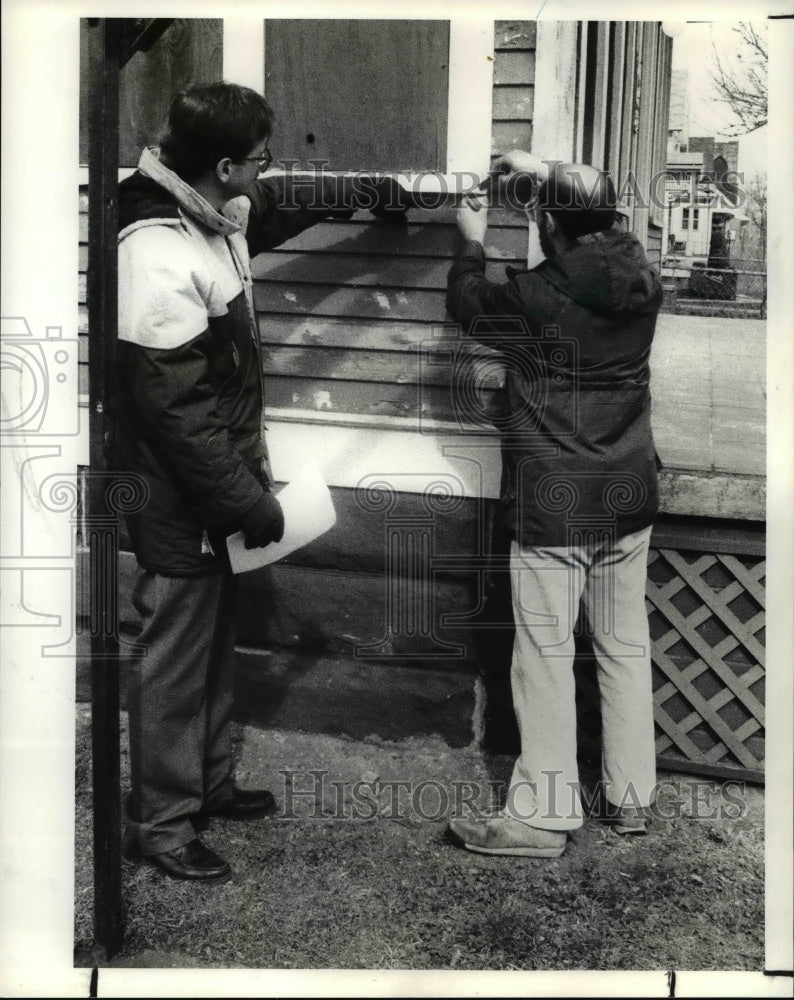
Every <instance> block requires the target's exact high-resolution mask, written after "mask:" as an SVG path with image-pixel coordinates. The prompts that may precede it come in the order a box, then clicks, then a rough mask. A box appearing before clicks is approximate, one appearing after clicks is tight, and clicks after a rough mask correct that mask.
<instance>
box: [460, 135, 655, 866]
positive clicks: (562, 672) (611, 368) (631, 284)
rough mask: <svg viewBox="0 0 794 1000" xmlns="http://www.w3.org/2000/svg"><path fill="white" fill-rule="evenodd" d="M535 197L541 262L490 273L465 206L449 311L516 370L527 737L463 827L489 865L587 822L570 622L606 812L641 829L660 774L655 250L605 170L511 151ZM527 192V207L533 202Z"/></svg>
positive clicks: (511, 513)
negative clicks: (583, 644)
mask: <svg viewBox="0 0 794 1000" xmlns="http://www.w3.org/2000/svg"><path fill="white" fill-rule="evenodd" d="M496 168H497V171H501V172H502V173H503V174H504V175H505V177H506V180H507V184H506V190H507V194H508V196H509V197H512V199H513V200H515V199H516V197H519V198H521V199H522V200H524V201H527V202H529V193H530V192H531V194H532V196H533V197H532V200H531V202H530V203H529V204H528V205H527V212H528V213H529V214H530V218H531V220H532V222H533V223H534V224H535V225H536V226H537V229H538V237H539V241H540V247H541V249H542V251H543V253H544V254H545V260H543V261H542V262H541V263H540V264H539V265H538V266H537V267H534V268H532V269H529V270H520V271H518V270H514V269H508V280H507V281H506V282H504V283H501V284H497V283H494V282H491V281H488V280H487V279H486V278H485V253H484V250H483V244H484V240H485V232H486V228H487V206H486V204H485V202H484V201H483V203H482V205H481V206H480V207H479V210H478V209H477V206H476V205H473V204H472V202H471V201H469V202H468V203H466V204H464V205H462V206H461V208H460V210H459V215H458V226H459V229H460V232H461V235H462V237H463V240H464V242H463V245H462V248H461V250H460V252H459V254H458V256H457V259H456V261H455V263H454V265H453V267H452V269H451V271H450V273H449V278H448V296H447V307H448V310H449V312H450V314H451V315H452V316H453V318H454V319H455V320H456V321H458V322H459V323H460V324H461V327H462V329H463V333H464V334H467V335H469V336H471V337H474V338H476V339H477V340H479V341H480V342H482V343H484V344H487V345H488V346H490V347H493V348H496V349H498V350H499V351H500V352H501V353H502V356H503V357H504V360H505V366H506V373H507V375H506V385H505V395H506V398H507V411H508V412H507V415H506V417H505V418H504V420H503V421H502V423H501V424H500V431H501V435H502V455H503V477H502V483H503V486H502V496H501V498H500V503H499V516H500V518H501V522H502V525H503V527H504V529H505V530H506V533H507V535H508V536H509V538H510V544H511V548H510V578H511V589H512V601H513V613H514V618H515V625H516V635H515V642H514V649H513V660H512V667H511V682H512V688H513V702H514V708H515V713H516V717H517V720H518V727H519V733H520V738H521V753H520V756H519V758H518V760H517V761H516V763H515V767H514V769H513V774H512V778H511V782H510V787H509V791H508V795H507V800H506V802H505V804H504V806H503V808H502V809H501V810H500V811H499V812H498V813H496V814H495V815H492V816H488V817H483V816H472V817H471V818H455V819H453V820H452V821H451V824H450V831H451V833H452V835H453V837H454V838H455V839H456V840H457V841H459V842H460V843H461V844H462V845H463V846H465V847H466V848H467V849H468V850H472V851H477V852H480V853H486V854H504V855H518V856H528V857H557V856H559V855H560V854H562V853H563V851H564V850H565V847H566V843H567V837H568V834H569V833H570V832H571V831H573V830H575V829H577V828H578V827H580V826H581V825H582V823H583V807H582V797H581V794H580V789H579V776H578V770H577V760H576V709H575V697H574V696H575V685H574V675H573V661H574V653H575V649H574V627H575V625H576V622H577V619H578V618H579V617H580V614H581V621H582V623H583V625H584V627H585V630H586V632H587V634H588V636H589V637H590V639H591V641H592V645H593V650H594V652H595V658H596V665H597V674H598V682H599V688H600V696H601V713H602V720H603V750H602V766H603V775H602V777H603V782H602V786H601V790H602V794H603V799H604V801H605V807H606V817H607V818H608V819H609V821H610V822H611V823H612V824H613V826H614V829H615V831H616V832H617V833H643V832H645V827H646V821H647V807H648V806H650V805H651V804H652V800H653V794H654V786H655V782H656V776H655V753H654V728H653V701H652V688H651V664H650V638H649V630H648V620H647V615H646V610H645V580H646V573H647V555H648V544H649V541H650V534H651V525H652V522H653V519H654V517H655V515H656V513H657V510H658V488H657V471H656V453H655V448H654V444H653V437H652V434H651V423H650V412H651V398H650V391H649V381H650V372H649V367H648V360H649V356H650V351H651V343H652V340H653V334H654V328H655V326H656V317H657V314H658V311H659V306H660V303H661V298H662V293H661V287H660V283H659V279H658V276H657V274H656V273H655V271H654V270H653V269H652V268H651V266H650V264H649V263H648V260H647V259H646V256H645V253H644V251H643V248H642V246H641V245H640V243H639V242H638V241H637V239H636V238H635V237H634V236H633V235H631V234H630V233H625V232H621V231H620V229H619V228H618V227H617V217H616V211H615V208H616V199H615V191H614V187H613V184H612V181H611V180H610V179H609V177H608V175H607V174H606V173H603V172H601V171H598V170H596V169H594V168H593V167H590V166H585V165H583V164H559V163H557V164H553V165H547V164H546V163H544V162H543V161H541V160H539V159H538V158H537V157H535V156H532V155H531V154H528V153H523V152H520V151H515V152H513V153H511V154H509V155H508V156H506V157H504V158H503V159H502V160H500V161H498V163H497V164H496ZM522 188H523V190H524V194H523V195H522V194H521V192H522Z"/></svg>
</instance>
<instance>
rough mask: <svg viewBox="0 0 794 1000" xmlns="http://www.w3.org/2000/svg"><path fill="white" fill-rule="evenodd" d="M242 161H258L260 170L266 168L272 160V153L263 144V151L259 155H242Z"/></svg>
mask: <svg viewBox="0 0 794 1000" xmlns="http://www.w3.org/2000/svg"><path fill="white" fill-rule="evenodd" d="M242 162H244V163H258V164H259V169H260V170H267V168H268V167H269V166H270V164H271V163H272V162H273V154H272V153H271V152H270V150H269V149H268V148H267V146H265V149H264V152H263V153H260V155H259V156H244V157H243V158H242Z"/></svg>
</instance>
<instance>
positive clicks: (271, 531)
mask: <svg viewBox="0 0 794 1000" xmlns="http://www.w3.org/2000/svg"><path fill="white" fill-rule="evenodd" d="M243 532H244V534H245V547H246V548H247V549H261V548H264V547H265V546H266V545H270V543H271V542H280V541H281V539H282V538H283V537H284V511H283V510H282V509H281V504H280V503H279V502H278V500H277V499H276V497H274V496H273V494H272V493H263V494H262V497H261V499H260V500H257V502H256V503H255V504H254V506H253V507H252V508H251V510H249V511H247V512H246V515H245V517H244V518H243Z"/></svg>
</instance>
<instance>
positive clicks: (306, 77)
mask: <svg viewBox="0 0 794 1000" xmlns="http://www.w3.org/2000/svg"><path fill="white" fill-rule="evenodd" d="M448 59H449V22H447V21H369V20H356V21H352V20H350V21H334V20H328V21H313V20H300V21H293V20H277V21H266V22H265V95H266V97H267V99H268V101H269V102H270V103H271V104H272V105H273V108H274V110H275V112H276V126H275V131H274V139H273V145H272V148H273V151H274V153H275V155H276V157H277V159H281V160H283V159H291V160H297V161H298V166H300V167H303V168H306V167H309V166H310V165H311V162H312V161H314V162H317V161H321V162H323V163H325V164H327V165H328V167H329V168H330V169H331V170H442V171H443V170H445V169H446V158H447V92H448Z"/></svg>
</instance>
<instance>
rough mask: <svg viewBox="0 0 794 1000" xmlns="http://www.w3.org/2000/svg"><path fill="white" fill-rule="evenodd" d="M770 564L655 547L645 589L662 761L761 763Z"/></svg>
mask: <svg viewBox="0 0 794 1000" xmlns="http://www.w3.org/2000/svg"><path fill="white" fill-rule="evenodd" d="M764 574H765V564H764V562H763V560H761V559H759V558H758V557H746V556H741V557H739V556H729V555H715V554H711V553H709V554H699V553H690V552H680V551H676V550H674V549H658V550H652V551H651V553H650V556H649V560H648V586H647V590H646V599H647V605H648V612H649V618H650V625H651V642H652V659H653V667H654V711H655V719H656V724H657V727H658V733H657V740H656V751H657V756H658V757H660V758H661V759H662V761H663V760H664V758H666V757H668V756H669V757H673V758H677V759H678V760H681V759H682V758H683V759H684V760H686V761H691V762H692V763H694V764H699V765H708V766H709V767H712V768H725V769H729V768H736V769H741V770H746V771H749V772H753V773H755V774H758V773H759V772H760V771H762V769H763V735H764V704H763V699H764V674H765V671H764V624H765V623H764V608H765V601H764ZM693 770H696V768H693Z"/></svg>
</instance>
